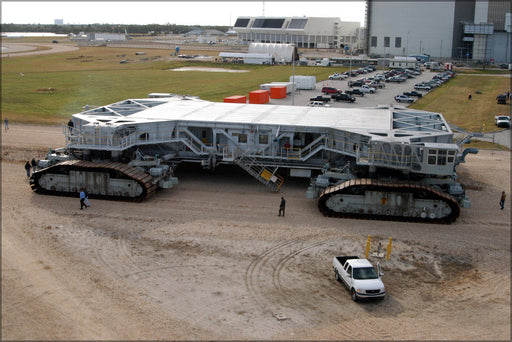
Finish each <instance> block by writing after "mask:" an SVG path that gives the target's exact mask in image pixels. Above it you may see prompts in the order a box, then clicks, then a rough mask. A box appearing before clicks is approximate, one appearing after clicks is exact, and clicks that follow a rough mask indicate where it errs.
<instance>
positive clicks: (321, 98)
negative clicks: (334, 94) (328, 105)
mask: <svg viewBox="0 0 512 342" xmlns="http://www.w3.org/2000/svg"><path fill="white" fill-rule="evenodd" d="M309 101H322V102H329V101H331V98H330V97H327V96H322V95H318V96H316V97H312V98H310V99H309Z"/></svg>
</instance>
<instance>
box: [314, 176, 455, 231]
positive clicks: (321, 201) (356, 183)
mask: <svg viewBox="0 0 512 342" xmlns="http://www.w3.org/2000/svg"><path fill="white" fill-rule="evenodd" d="M353 187H363V188H371V189H380V190H385V191H390V192H395V191H396V192H404V191H409V192H413V193H414V192H420V191H422V192H424V193H427V194H429V197H430V198H432V199H437V200H443V201H445V202H446V203H447V204H448V205H449V206H450V208H451V213H450V214H449V215H447V216H446V217H442V218H434V219H431V218H421V217H412V216H393V215H382V214H380V215H379V214H367V213H347V212H343V213H342V212H338V211H334V210H332V209H331V208H329V207H328V206H327V200H328V199H329V198H330V197H331V196H334V195H337V194H344V193H350V191H351V188H353ZM318 208H319V210H320V212H322V213H323V214H324V215H325V216H330V217H342V218H356V219H375V220H385V221H408V222H424V223H443V224H450V223H453V222H455V221H456V220H457V218H458V217H459V215H460V206H459V203H458V202H457V200H456V199H455V198H453V196H451V195H449V194H446V193H444V192H442V191H440V190H439V189H437V188H434V187H431V186H428V185H425V184H421V183H417V182H386V181H380V180H376V179H371V178H361V179H352V180H349V181H346V182H343V183H341V184H337V185H333V186H331V187H328V188H326V189H324V191H323V192H322V193H321V194H320V196H319V198H318Z"/></svg>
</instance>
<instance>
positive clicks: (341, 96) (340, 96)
mask: <svg viewBox="0 0 512 342" xmlns="http://www.w3.org/2000/svg"><path fill="white" fill-rule="evenodd" d="M331 99H333V100H334V101H336V102H337V101H347V102H350V103H353V102H356V98H355V97H352V96H350V95H348V94H342V93H340V94H334V95H331Z"/></svg>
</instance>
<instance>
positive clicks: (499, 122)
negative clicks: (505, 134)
mask: <svg viewBox="0 0 512 342" xmlns="http://www.w3.org/2000/svg"><path fill="white" fill-rule="evenodd" d="M494 122H495V123H496V126H498V127H505V128H510V116H508V115H496V116H495V117H494Z"/></svg>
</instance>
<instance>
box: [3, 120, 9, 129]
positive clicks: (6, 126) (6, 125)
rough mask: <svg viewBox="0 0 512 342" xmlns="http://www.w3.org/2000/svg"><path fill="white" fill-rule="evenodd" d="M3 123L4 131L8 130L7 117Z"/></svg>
mask: <svg viewBox="0 0 512 342" xmlns="http://www.w3.org/2000/svg"><path fill="white" fill-rule="evenodd" d="M4 124H5V131H6V132H7V131H8V130H9V120H7V118H5V119H4Z"/></svg>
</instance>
